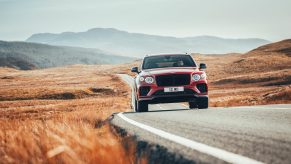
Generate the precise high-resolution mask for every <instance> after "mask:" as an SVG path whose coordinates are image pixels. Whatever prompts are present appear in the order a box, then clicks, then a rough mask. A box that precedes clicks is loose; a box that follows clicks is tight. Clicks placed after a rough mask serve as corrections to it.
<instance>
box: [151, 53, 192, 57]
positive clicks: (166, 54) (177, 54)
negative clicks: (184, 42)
mask: <svg viewBox="0 0 291 164" xmlns="http://www.w3.org/2000/svg"><path fill="white" fill-rule="evenodd" d="M175 55H190V54H187V53H186V54H150V55H146V56H145V57H151V56H175Z"/></svg>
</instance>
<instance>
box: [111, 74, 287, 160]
mask: <svg viewBox="0 0 291 164" xmlns="http://www.w3.org/2000/svg"><path fill="white" fill-rule="evenodd" d="M121 77H122V78H123V79H124V80H125V81H126V82H127V83H128V84H130V85H131V84H132V79H131V77H129V76H127V75H121ZM111 123H112V124H114V125H115V126H117V127H119V128H121V129H123V130H125V131H126V132H127V133H129V134H131V135H134V136H136V138H137V140H138V141H142V142H143V143H146V145H150V146H148V147H150V150H148V148H146V147H142V146H141V147H140V146H138V149H141V150H138V152H140V151H147V153H148V154H147V155H148V156H149V162H150V163H169V162H170V163H288V164H290V163H291V104H280V105H262V106H241V107H227V108H223V107H216V108H212V107H210V108H208V109H199V110H198V109H194V110H193V109H189V108H188V107H187V106H186V105H184V104H181V103H174V104H158V105H150V108H149V112H146V113H135V112H128V113H119V114H115V115H114V117H113V119H112V120H111ZM143 149H144V150H143ZM158 149H159V150H158ZM143 153H144V152H143Z"/></svg>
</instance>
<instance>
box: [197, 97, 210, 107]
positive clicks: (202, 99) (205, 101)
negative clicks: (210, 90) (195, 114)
mask: <svg viewBox="0 0 291 164" xmlns="http://www.w3.org/2000/svg"><path fill="white" fill-rule="evenodd" d="M197 106H198V109H207V108H208V97H200V98H198V101H197Z"/></svg>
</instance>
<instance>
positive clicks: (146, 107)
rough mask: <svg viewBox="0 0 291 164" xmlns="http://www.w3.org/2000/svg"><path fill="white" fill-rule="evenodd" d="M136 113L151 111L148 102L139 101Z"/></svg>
mask: <svg viewBox="0 0 291 164" xmlns="http://www.w3.org/2000/svg"><path fill="white" fill-rule="evenodd" d="M136 107H137V108H136V111H137V112H147V111H149V105H148V103H147V102H144V101H137V103H136Z"/></svg>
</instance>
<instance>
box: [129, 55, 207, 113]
mask: <svg viewBox="0 0 291 164" xmlns="http://www.w3.org/2000/svg"><path fill="white" fill-rule="evenodd" d="M205 69H206V64H204V63H201V64H200V65H199V68H198V67H197V64H196V62H195V61H194V60H193V58H192V57H191V56H190V55H188V54H167V55H151V56H146V57H145V58H144V59H143V62H142V65H141V70H139V69H138V67H133V68H132V69H131V71H132V72H136V73H138V75H137V76H136V77H135V85H134V100H135V103H134V104H135V110H136V111H137V112H147V111H148V104H158V103H176V102H189V107H190V108H191V109H192V108H199V109H205V108H208V85H207V80H206V73H205V72H204V70H205Z"/></svg>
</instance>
